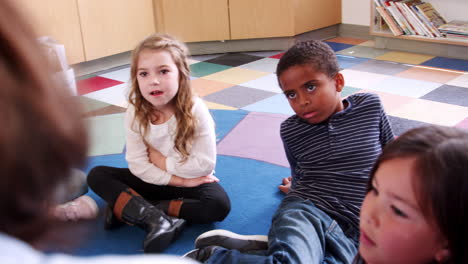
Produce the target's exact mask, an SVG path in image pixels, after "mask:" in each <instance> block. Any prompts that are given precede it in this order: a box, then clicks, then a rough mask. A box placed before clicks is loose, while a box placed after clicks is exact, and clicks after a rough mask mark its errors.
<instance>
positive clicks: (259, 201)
mask: <svg viewBox="0 0 468 264" xmlns="http://www.w3.org/2000/svg"><path fill="white" fill-rule="evenodd" d="M327 43H328V44H329V45H330V46H331V47H332V48H333V49H334V50H335V52H336V54H337V57H338V61H339V63H340V66H341V68H342V73H343V75H344V78H345V85H346V86H345V88H344V90H343V92H342V96H343V97H345V96H348V95H350V94H352V93H359V92H371V93H376V94H378V95H379V96H380V98H381V100H382V102H383V104H384V107H385V110H386V112H387V114H388V115H389V118H390V121H391V123H392V127H393V129H394V132H395V134H396V135H400V134H401V133H402V132H404V131H406V130H407V129H410V128H413V127H416V126H420V125H423V124H428V123H429V124H439V125H446V126H457V127H461V128H464V129H467V130H468V61H466V60H459V59H451V58H442V57H434V56H428V55H422V54H414V53H405V52H396V51H391V50H382V49H375V48H373V42H372V41H366V40H360V39H353V38H342V37H339V38H334V39H329V40H328V41H327ZM282 52H283V51H268V52H243V53H228V54H216V55H206V56H193V57H192V59H191V69H192V84H193V87H194V89H195V90H196V92H197V93H198V95H199V96H201V97H202V98H203V100H204V101H205V102H206V104H207V105H208V107H209V108H210V109H211V113H212V114H213V117H214V120H215V122H216V134H217V138H218V144H217V148H218V161H217V167H216V173H217V174H216V175H217V176H218V178H220V179H221V184H222V185H223V187H224V188H225V189H226V192H227V193H228V195H229V197H230V198H231V205H232V210H231V213H230V214H229V216H228V217H227V218H226V219H225V220H224V221H222V222H218V223H214V224H213V225H193V226H191V227H190V228H187V230H186V231H184V233H183V235H182V237H181V238H180V239H179V240H178V241H177V242H176V243H174V245H172V246H171V247H170V248H169V249H167V250H166V251H165V253H170V254H176V255H182V254H184V253H185V252H187V251H189V250H190V249H192V248H193V241H194V240H195V238H196V237H197V236H198V235H199V234H201V233H202V232H204V231H207V230H211V229H215V228H222V229H228V230H231V231H234V232H240V233H243V234H267V232H268V228H269V225H270V219H271V216H272V214H273V212H274V211H275V209H276V207H277V206H278V204H279V202H280V201H281V199H282V197H283V196H282V194H281V193H279V191H278V189H277V186H278V185H279V184H280V181H281V178H282V177H287V176H289V169H288V163H287V160H286V157H285V155H284V151H283V146H282V143H281V140H280V137H279V126H280V123H281V122H282V121H283V120H284V119H286V118H287V117H288V116H290V115H292V114H293V111H292V110H291V108H290V106H289V104H288V102H287V100H286V98H285V96H284V95H283V94H282V93H281V90H280V88H279V86H278V84H277V80H276V76H275V73H274V72H275V69H276V65H277V63H278V60H279V58H280V57H281V55H282ZM128 80H129V66H128V65H127V66H123V67H119V68H116V69H112V70H110V71H105V72H97V73H95V74H93V75H91V76H87V78H81V79H80V80H79V81H78V93H79V95H80V96H79V98H80V100H81V102H82V103H83V106H84V109H85V113H84V115H85V117H86V120H87V121H88V124H89V130H90V135H91V137H90V139H91V145H90V150H89V159H88V164H87V167H86V168H84V170H85V172H87V171H89V170H90V169H91V168H92V167H94V166H97V165H107V166H114V167H126V166H127V164H126V162H125V157H124V151H125V135H124V129H123V119H124V112H125V109H126V106H127V103H126V94H127V92H128ZM89 195H91V196H92V197H94V198H95V199H96V200H97V202H98V204H99V206H100V207H103V206H104V202H103V201H102V200H100V198H99V197H97V196H96V194H94V193H93V192H92V191H90V192H89ZM102 222H103V219H102V216H101V217H100V218H99V219H96V220H95V221H94V222H93V223H92V228H91V230H92V232H91V234H92V236H91V237H90V238H89V239H88V240H87V242H86V243H85V244H84V245H82V246H81V247H80V248H78V249H77V251H75V253H76V254H79V255H97V254H111V253H118V254H135V253H141V241H142V238H143V237H144V234H143V232H141V231H140V232H139V231H136V229H135V228H131V227H127V228H126V229H122V230H119V231H104V230H103V229H102Z"/></svg>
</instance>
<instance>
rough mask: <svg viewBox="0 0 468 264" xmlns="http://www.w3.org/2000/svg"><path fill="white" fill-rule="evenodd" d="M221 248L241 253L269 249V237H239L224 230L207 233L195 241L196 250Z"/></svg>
mask: <svg viewBox="0 0 468 264" xmlns="http://www.w3.org/2000/svg"><path fill="white" fill-rule="evenodd" d="M208 246H220V247H223V248H227V249H237V250H239V251H240V252H248V251H256V250H266V249H268V236H264V235H239V234H236V233H233V232H231V231H227V230H223V229H215V230H211V231H208V232H205V233H203V234H201V235H199V236H198V237H197V239H195V248H205V247H208Z"/></svg>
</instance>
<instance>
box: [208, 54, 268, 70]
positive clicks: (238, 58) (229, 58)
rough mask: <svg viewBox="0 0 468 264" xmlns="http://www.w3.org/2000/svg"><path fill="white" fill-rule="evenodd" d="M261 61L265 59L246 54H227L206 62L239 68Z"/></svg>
mask: <svg viewBox="0 0 468 264" xmlns="http://www.w3.org/2000/svg"><path fill="white" fill-rule="evenodd" d="M259 59H263V57H260V56H254V55H249V54H245V53H227V54H224V55H221V56H219V57H217V58H214V59H211V60H206V61H205V62H209V63H216V64H221V65H226V66H232V67H237V66H240V65H242V64H246V63H249V62H252V61H256V60H259Z"/></svg>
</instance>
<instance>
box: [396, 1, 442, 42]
mask: <svg viewBox="0 0 468 264" xmlns="http://www.w3.org/2000/svg"><path fill="white" fill-rule="evenodd" d="M420 3H421V1H419V0H403V1H401V2H399V3H398V4H399V5H401V7H402V9H403V10H404V11H405V13H406V16H407V17H408V20H409V22H410V23H411V24H412V25H413V27H414V28H415V29H416V32H417V33H418V35H422V36H426V37H431V38H432V37H434V35H433V33H432V32H431V30H430V29H429V28H428V26H426V25H425V23H424V22H423V21H421V19H420V18H419V17H418V15H417V14H416V13H415V12H414V11H413V9H412V8H411V7H412V6H414V5H415V4H420Z"/></svg>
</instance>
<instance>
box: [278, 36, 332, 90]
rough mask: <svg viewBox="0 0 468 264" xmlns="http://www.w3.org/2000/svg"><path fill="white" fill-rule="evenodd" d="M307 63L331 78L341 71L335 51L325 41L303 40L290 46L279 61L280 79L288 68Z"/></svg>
mask: <svg viewBox="0 0 468 264" xmlns="http://www.w3.org/2000/svg"><path fill="white" fill-rule="evenodd" d="M305 64H308V65H310V66H311V67H313V68H314V69H315V70H317V71H319V72H322V73H324V74H326V75H327V76H328V77H330V78H333V77H334V76H335V75H336V74H337V73H338V72H339V71H340V66H339V64H338V60H337V58H336V55H335V52H334V51H333V49H332V48H330V46H328V45H327V44H326V43H325V42H322V41H319V40H308V41H301V42H297V43H296V44H294V46H292V47H291V48H289V49H288V50H287V51H286V53H284V54H283V56H282V57H281V59H280V61H279V62H278V66H277V67H276V76H277V78H278V81H279V77H280V76H281V74H282V73H283V72H284V71H286V70H287V69H289V68H291V67H293V66H299V65H305Z"/></svg>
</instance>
